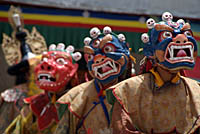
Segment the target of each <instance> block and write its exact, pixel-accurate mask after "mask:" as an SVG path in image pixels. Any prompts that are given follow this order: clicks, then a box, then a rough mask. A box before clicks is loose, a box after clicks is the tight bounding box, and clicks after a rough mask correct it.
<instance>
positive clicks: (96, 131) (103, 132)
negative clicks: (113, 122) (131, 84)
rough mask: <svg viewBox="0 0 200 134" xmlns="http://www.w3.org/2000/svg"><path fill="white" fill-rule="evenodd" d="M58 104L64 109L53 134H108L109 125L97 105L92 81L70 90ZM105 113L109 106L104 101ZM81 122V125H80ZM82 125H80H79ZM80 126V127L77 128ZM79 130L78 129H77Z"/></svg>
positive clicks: (97, 99)
mask: <svg viewBox="0 0 200 134" xmlns="http://www.w3.org/2000/svg"><path fill="white" fill-rule="evenodd" d="M58 102H59V103H60V104H61V105H64V106H65V107H66V110H65V111H60V112H64V114H63V116H62V119H61V120H60V122H59V124H58V127H57V129H56V132H55V134H62V133H65V134H66V133H68V134H69V133H70V134H76V133H78V134H110V133H111V132H110V131H111V130H110V129H109V124H108V121H107V118H106V116H105V113H104V111H103V108H102V105H101V104H100V103H99V98H98V93H97V91H96V88H95V84H94V80H91V81H88V82H85V83H83V84H81V85H78V86H76V87H74V88H72V89H71V90H70V91H69V92H68V93H66V94H65V95H63V96H62V97H61V98H60V99H59V100H58ZM104 104H105V106H106V108H107V111H108V112H109V111H110V108H111V105H110V104H108V102H107V101H106V99H104ZM81 122H82V123H81ZM80 124H82V125H80ZM78 126H80V127H78ZM78 128H79V129H78Z"/></svg>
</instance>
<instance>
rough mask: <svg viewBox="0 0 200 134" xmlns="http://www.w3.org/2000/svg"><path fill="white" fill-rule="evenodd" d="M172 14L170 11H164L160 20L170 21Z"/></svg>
mask: <svg viewBox="0 0 200 134" xmlns="http://www.w3.org/2000/svg"><path fill="white" fill-rule="evenodd" d="M172 19H173V16H172V14H171V13H170V12H164V13H163V15H162V20H163V21H172Z"/></svg>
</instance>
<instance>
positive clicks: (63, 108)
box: [56, 102, 68, 120]
mask: <svg viewBox="0 0 200 134" xmlns="http://www.w3.org/2000/svg"><path fill="white" fill-rule="evenodd" d="M56 104H57V106H58V119H59V120H61V118H62V116H63V115H64V113H65V112H66V110H67V109H68V105H67V104H60V103H58V102H57V103H56Z"/></svg>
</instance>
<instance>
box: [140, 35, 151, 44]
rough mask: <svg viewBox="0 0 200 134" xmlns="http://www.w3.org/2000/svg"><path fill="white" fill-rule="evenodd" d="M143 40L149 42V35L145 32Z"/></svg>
mask: <svg viewBox="0 0 200 134" xmlns="http://www.w3.org/2000/svg"><path fill="white" fill-rule="evenodd" d="M141 40H142V41H143V42H144V43H148V42H149V36H148V34H147V33H143V34H142V36H141Z"/></svg>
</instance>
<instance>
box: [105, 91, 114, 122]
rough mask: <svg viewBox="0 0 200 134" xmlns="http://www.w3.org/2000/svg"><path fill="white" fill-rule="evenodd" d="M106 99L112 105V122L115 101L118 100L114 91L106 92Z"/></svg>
mask: <svg viewBox="0 0 200 134" xmlns="http://www.w3.org/2000/svg"><path fill="white" fill-rule="evenodd" d="M106 99H107V101H108V103H109V104H111V105H112V108H111V110H110V111H109V117H110V121H112V112H113V108H114V104H115V101H116V98H115V96H114V95H113V93H112V89H107V90H106Z"/></svg>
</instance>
